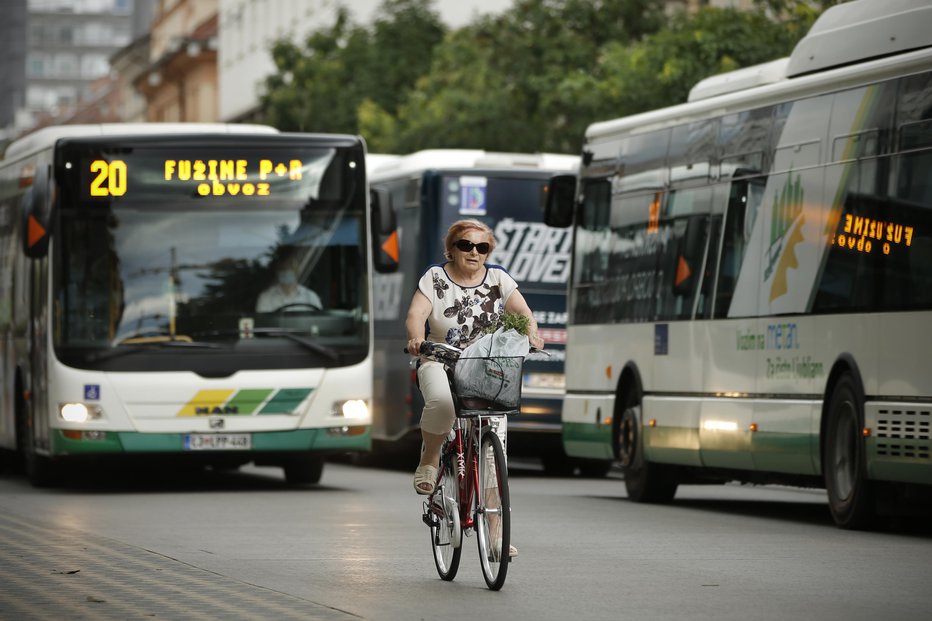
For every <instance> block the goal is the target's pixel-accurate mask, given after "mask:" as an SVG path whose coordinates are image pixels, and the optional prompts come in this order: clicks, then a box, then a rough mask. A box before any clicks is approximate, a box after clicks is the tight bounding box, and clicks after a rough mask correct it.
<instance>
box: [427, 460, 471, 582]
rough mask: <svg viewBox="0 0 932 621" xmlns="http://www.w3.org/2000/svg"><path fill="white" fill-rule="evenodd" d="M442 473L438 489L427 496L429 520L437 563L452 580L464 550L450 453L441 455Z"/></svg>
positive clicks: (441, 570) (440, 573)
mask: <svg viewBox="0 0 932 621" xmlns="http://www.w3.org/2000/svg"><path fill="white" fill-rule="evenodd" d="M441 468H442V469H443V470H442V476H441V478H440V485H439V486H438V487H437V490H436V491H435V492H434V493H433V494H431V496H430V498H429V499H428V503H427V504H428V511H429V512H430V515H431V520H430V546H431V549H432V550H433V553H434V565H436V566H437V573H438V574H439V575H440V577H441V578H442V579H443V580H448V581H449V580H453V578H455V577H456V571H457V570H458V569H459V566H460V555H461V554H462V553H463V546H462V542H463V530H462V526H461V525H460V511H459V503H458V502H457V500H456V498H457V496H458V485H457V483H458V480H457V477H456V470H455V469H454V467H453V460H452V459H451V455H448V454H444V456H443V458H442V459H441Z"/></svg>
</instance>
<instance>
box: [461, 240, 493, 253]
mask: <svg viewBox="0 0 932 621" xmlns="http://www.w3.org/2000/svg"><path fill="white" fill-rule="evenodd" d="M453 245H454V246H456V247H457V249H459V250H462V251H463V252H472V249H473V248H475V249H476V250H477V251H478V252H479V254H488V253H489V247H490V244H489V242H479V243H478V244H474V243H472V242H471V241H469V240H468V239H461V240H459V241H458V242H456V243H455V244H453Z"/></svg>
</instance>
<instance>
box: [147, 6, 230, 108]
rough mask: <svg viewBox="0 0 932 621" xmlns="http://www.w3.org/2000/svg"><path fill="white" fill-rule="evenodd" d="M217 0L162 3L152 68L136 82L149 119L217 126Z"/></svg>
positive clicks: (151, 55) (153, 35) (151, 54)
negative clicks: (144, 100) (212, 123)
mask: <svg viewBox="0 0 932 621" xmlns="http://www.w3.org/2000/svg"><path fill="white" fill-rule="evenodd" d="M217 42H218V0H159V1H158V3H157V4H156V7H155V16H154V19H153V21H152V30H151V33H150V39H149V63H148V65H147V66H146V67H145V68H144V69H143V71H142V72H141V73H140V74H139V76H138V77H137V78H136V79H135V82H134V86H135V87H136V90H138V91H139V92H140V93H142V94H143V96H144V97H145V99H146V120H148V121H154V122H214V121H216V120H217V119H218V115H217V112H218V103H217V82H218V79H217Z"/></svg>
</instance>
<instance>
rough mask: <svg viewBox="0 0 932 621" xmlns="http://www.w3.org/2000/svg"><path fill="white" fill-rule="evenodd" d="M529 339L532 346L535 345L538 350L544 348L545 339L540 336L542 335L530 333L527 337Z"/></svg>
mask: <svg viewBox="0 0 932 621" xmlns="http://www.w3.org/2000/svg"><path fill="white" fill-rule="evenodd" d="M527 340H528V342H529V343H530V345H531V347H533V348H534V349H537V350H543V349H544V339H542V338H540V335H538V334H533V335H530V336H528V337H527Z"/></svg>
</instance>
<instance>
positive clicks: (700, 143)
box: [667, 119, 718, 183]
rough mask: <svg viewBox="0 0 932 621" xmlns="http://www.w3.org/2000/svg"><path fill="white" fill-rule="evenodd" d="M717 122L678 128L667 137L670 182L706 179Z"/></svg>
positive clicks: (690, 124)
mask: <svg viewBox="0 0 932 621" xmlns="http://www.w3.org/2000/svg"><path fill="white" fill-rule="evenodd" d="M717 134H718V119H709V120H705V121H697V122H694V123H687V124H685V125H678V126H677V127H674V128H673V133H672V135H671V137H670V150H669V153H667V166H668V167H669V168H670V182H671V183H676V182H678V181H686V180H690V179H692V180H696V181H703V180H706V179H708V177H709V174H710V172H711V163H712V160H713V155H714V153H715V139H716V136H717Z"/></svg>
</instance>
